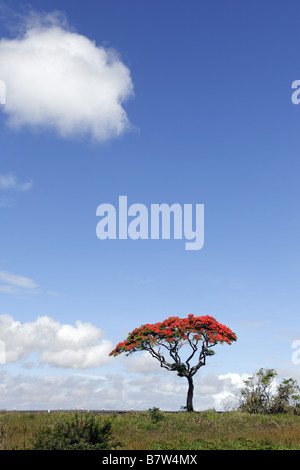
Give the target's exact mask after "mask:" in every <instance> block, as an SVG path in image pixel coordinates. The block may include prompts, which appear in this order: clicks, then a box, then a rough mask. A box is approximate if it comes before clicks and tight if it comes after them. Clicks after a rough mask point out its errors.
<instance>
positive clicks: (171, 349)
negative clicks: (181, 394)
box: [110, 314, 237, 411]
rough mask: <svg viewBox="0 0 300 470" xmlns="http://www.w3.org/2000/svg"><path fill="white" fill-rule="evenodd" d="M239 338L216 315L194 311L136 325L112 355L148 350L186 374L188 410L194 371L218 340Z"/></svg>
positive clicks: (181, 374) (167, 366) (168, 366)
mask: <svg viewBox="0 0 300 470" xmlns="http://www.w3.org/2000/svg"><path fill="white" fill-rule="evenodd" d="M236 339H237V337H236V335H235V334H234V333H233V332H232V331H231V330H230V329H229V328H228V327H227V326H224V325H221V324H220V323H218V322H217V321H216V320H215V319H214V318H213V317H211V316H202V317H194V315H192V314H191V315H188V317H187V318H178V317H170V318H167V319H166V320H164V321H163V322H161V323H155V324H145V325H142V326H140V327H139V328H136V329H135V330H133V331H132V332H131V333H129V334H128V337H127V339H126V340H125V341H123V342H122V343H119V344H118V345H117V346H116V348H115V349H114V350H113V351H112V352H111V353H110V356H118V355H119V354H121V353H125V355H130V354H132V353H134V352H136V351H148V352H149V353H150V354H151V356H152V357H154V358H155V359H157V360H158V361H159V363H160V366H161V367H163V368H164V369H167V370H168V371H173V372H177V375H178V376H179V377H186V379H187V381H188V392H187V400H186V410H187V411H193V394H194V383H193V377H194V375H195V374H196V372H197V371H198V370H199V369H200V367H202V366H204V365H205V364H206V358H207V356H212V355H213V354H214V351H213V350H212V348H213V347H214V346H215V345H216V344H218V343H224V342H226V343H228V344H231V343H232V341H236ZM183 346H187V348H185V349H188V353H186V357H185V360H183V358H182V357H180V356H179V353H181V352H183V353H184V350H183V349H182V348H183ZM181 349H182V351H181ZM164 353H167V354H168V357H165V355H164ZM192 360H194V361H195V364H194V365H192V364H191V361H192Z"/></svg>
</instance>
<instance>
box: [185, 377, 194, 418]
mask: <svg viewBox="0 0 300 470" xmlns="http://www.w3.org/2000/svg"><path fill="white" fill-rule="evenodd" d="M187 379H188V383H189V388H188V392H187V397H186V411H194V408H193V395H194V384H193V378H192V377H191V376H187Z"/></svg>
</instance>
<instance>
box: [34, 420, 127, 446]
mask: <svg viewBox="0 0 300 470" xmlns="http://www.w3.org/2000/svg"><path fill="white" fill-rule="evenodd" d="M98 418H99V417H98ZM98 418H97V416H95V415H94V414H89V413H84V414H79V413H75V414H74V415H72V416H71V417H70V418H69V419H66V420H65V421H58V422H57V423H56V424H55V425H54V427H50V426H48V427H46V428H44V429H41V430H40V431H39V432H38V435H37V439H36V441H35V443H34V447H33V449H34V450H111V449H114V448H116V447H117V446H118V444H117V443H113V442H112V431H111V422H110V421H107V420H106V421H104V423H103V424H101V423H100V421H99V419H98Z"/></svg>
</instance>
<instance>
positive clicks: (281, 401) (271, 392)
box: [238, 369, 300, 414]
mask: <svg viewBox="0 0 300 470" xmlns="http://www.w3.org/2000/svg"><path fill="white" fill-rule="evenodd" d="M276 376H277V372H276V371H275V370H274V369H259V371H258V372H256V373H255V374H254V375H253V376H252V377H249V378H248V380H244V388H243V389H242V390H241V394H240V400H239V408H238V409H239V410H241V411H244V412H246V413H269V414H279V413H294V414H299V412H300V395H299V392H300V388H299V386H298V385H297V383H296V381H295V380H293V379H286V380H282V382H281V383H280V384H279V385H278V386H277V387H275V386H274V383H273V382H274V379H275V377H276Z"/></svg>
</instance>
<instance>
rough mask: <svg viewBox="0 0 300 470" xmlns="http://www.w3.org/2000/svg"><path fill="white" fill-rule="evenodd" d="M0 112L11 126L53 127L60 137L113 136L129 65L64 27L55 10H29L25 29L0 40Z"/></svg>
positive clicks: (119, 127) (123, 118) (119, 128)
mask: <svg viewBox="0 0 300 470" xmlns="http://www.w3.org/2000/svg"><path fill="white" fill-rule="evenodd" d="M0 75H1V76H0V79H1V80H3V81H4V82H5V84H6V93H7V96H6V105H5V106H3V111H4V112H5V113H6V114H7V116H8V122H9V124H10V125H11V126H13V127H14V128H19V127H23V126H30V127H33V128H35V129H40V128H42V129H45V128H46V129H49V128H50V129H54V130H55V131H57V132H58V133H59V134H60V135H61V136H64V137H77V136H81V135H89V136H92V138H94V139H96V140H97V141H105V140H107V139H110V138H112V137H115V136H119V135H120V134H121V133H122V132H123V131H124V130H126V129H127V128H128V127H129V126H130V124H129V120H128V118H127V115H126V112H125V110H124V109H123V104H124V102H125V101H126V100H127V99H128V98H129V97H130V96H132V94H133V84H132V80H131V76H130V71H129V69H128V68H127V67H126V66H125V65H124V63H122V61H121V60H120V59H119V57H118V54H117V53H116V51H114V50H113V49H110V48H104V47H102V46H97V45H96V44H95V42H93V41H92V40H90V39H88V38H87V37H85V36H83V35H80V34H78V33H76V32H73V31H70V29H69V28H68V27H67V26H66V22H65V21H61V18H60V17H59V16H57V15H55V14H53V15H51V14H48V15H46V16H45V15H44V16H43V15H40V16H39V15H34V16H31V18H30V21H27V23H26V28H25V32H23V33H22V35H21V36H18V37H15V38H13V39H5V38H3V39H1V40H0Z"/></svg>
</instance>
